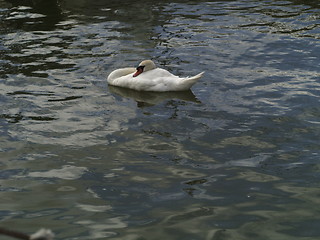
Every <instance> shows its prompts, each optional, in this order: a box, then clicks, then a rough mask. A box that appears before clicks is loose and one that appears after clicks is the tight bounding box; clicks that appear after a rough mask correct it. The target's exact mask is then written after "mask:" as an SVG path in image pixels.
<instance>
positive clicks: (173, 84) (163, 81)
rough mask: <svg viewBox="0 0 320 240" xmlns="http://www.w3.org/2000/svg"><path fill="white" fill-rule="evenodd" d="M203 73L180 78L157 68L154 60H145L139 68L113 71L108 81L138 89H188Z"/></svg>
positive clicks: (154, 90) (161, 90)
mask: <svg viewBox="0 0 320 240" xmlns="http://www.w3.org/2000/svg"><path fill="white" fill-rule="evenodd" d="M203 73H204V72H201V73H199V74H197V75H195V76H193V77H185V78H180V77H178V76H175V75H173V74H172V73H170V72H168V71H167V70H165V69H162V68H157V67H156V65H155V63H154V62H153V61H152V60H144V61H142V62H141V63H140V64H139V66H138V67H137V68H132V67H129V68H120V69H116V70H114V71H112V72H111V73H110V74H109V76H108V78H107V81H108V83H109V84H110V85H112V86H117V87H124V88H130V89H134V90H137V91H152V92H168V91H187V90H189V89H190V88H191V87H192V85H193V84H195V83H196V82H197V81H198V80H199V79H200V78H201V77H202V75H203Z"/></svg>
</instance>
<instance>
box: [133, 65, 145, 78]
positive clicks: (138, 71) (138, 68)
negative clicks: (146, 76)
mask: <svg viewBox="0 0 320 240" xmlns="http://www.w3.org/2000/svg"><path fill="white" fill-rule="evenodd" d="M143 68H144V66H139V67H137V71H136V72H135V74H133V77H136V76H138V75H140V74H141V73H143Z"/></svg>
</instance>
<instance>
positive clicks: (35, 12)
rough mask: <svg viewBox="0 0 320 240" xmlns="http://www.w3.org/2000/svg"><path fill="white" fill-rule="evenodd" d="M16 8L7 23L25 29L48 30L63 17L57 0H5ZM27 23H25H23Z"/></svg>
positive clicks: (53, 27)
mask: <svg viewBox="0 0 320 240" xmlns="http://www.w3.org/2000/svg"><path fill="white" fill-rule="evenodd" d="M6 2H8V3H10V4H11V5H12V7H14V8H16V11H15V12H14V13H11V15H10V16H9V17H8V18H7V20H10V22H8V21H7V24H9V25H11V26H12V27H13V26H14V27H15V28H18V29H20V28H22V29H26V30H38V31H39V30H43V31H49V30H53V29H55V27H56V26H55V25H56V24H57V23H58V22H59V21H61V20H62V19H63V16H62V10H61V7H60V5H59V2H58V0H46V1H43V0H25V1H24V0H6ZM26 22H27V23H28V24H25V23H26Z"/></svg>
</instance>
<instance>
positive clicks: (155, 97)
mask: <svg viewBox="0 0 320 240" xmlns="http://www.w3.org/2000/svg"><path fill="white" fill-rule="evenodd" d="M109 90H110V92H111V93H113V94H117V95H120V96H122V97H125V98H132V99H134V100H135V101H136V102H137V105H138V107H148V106H153V105H156V104H159V103H161V102H163V101H165V100H167V99H180V100H183V101H189V102H195V103H201V102H200V101H199V100H198V99H197V98H196V96H195V95H194V94H193V92H192V91H191V90H188V91H181V92H143V91H136V90H132V89H128V88H121V87H115V86H110V85H109Z"/></svg>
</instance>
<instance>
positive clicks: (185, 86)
mask: <svg viewBox="0 0 320 240" xmlns="http://www.w3.org/2000/svg"><path fill="white" fill-rule="evenodd" d="M203 74H204V72H201V73H199V74H197V75H195V76H192V77H187V78H185V79H184V80H183V84H182V86H183V90H188V89H190V88H191V87H192V86H193V85H194V84H195V83H196V82H198V80H199V79H200V78H201V77H202V75H203Z"/></svg>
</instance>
